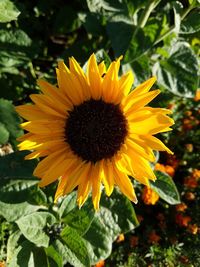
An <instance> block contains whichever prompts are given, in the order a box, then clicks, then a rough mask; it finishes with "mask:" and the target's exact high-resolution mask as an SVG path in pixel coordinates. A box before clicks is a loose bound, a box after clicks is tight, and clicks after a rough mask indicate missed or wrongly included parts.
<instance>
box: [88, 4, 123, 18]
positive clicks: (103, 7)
mask: <svg viewBox="0 0 200 267" xmlns="http://www.w3.org/2000/svg"><path fill="white" fill-rule="evenodd" d="M87 5H88V8H89V10H90V12H94V13H99V14H103V15H104V16H105V17H107V18H109V17H111V16H114V15H117V14H125V15H128V8H127V3H126V1H124V0H122V1H120V0H87Z"/></svg>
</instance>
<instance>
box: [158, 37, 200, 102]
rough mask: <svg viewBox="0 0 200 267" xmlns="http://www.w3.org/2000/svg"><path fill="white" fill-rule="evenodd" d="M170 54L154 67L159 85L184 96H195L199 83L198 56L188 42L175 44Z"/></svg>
mask: <svg viewBox="0 0 200 267" xmlns="http://www.w3.org/2000/svg"><path fill="white" fill-rule="evenodd" d="M169 55H170V56H169V58H167V59H165V60H161V61H160V62H157V63H156V64H155V65H154V68H153V72H154V75H155V76H157V79H158V84H159V86H160V87H163V88H166V89H167V90H169V91H170V92H172V93H174V94H176V95H179V96H182V97H194V95H195V93H196V90H197V88H198V84H199V73H198V72H199V67H198V60H197V57H196V56H195V54H194V53H193V51H192V49H191V48H190V46H189V44H188V43H186V42H178V43H176V44H174V45H173V47H172V48H171V49H170V51H169Z"/></svg>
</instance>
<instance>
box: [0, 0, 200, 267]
mask: <svg viewBox="0 0 200 267" xmlns="http://www.w3.org/2000/svg"><path fill="white" fill-rule="evenodd" d="M199 11H200V2H199V0H179V1H167V0H144V1H140V0H134V1H132V0H75V1H72V0H68V1H64V0H57V1H54V0H48V1H47V0H40V1H22V0H21V1H20V0H15V1H11V0H0V145H5V144H7V143H10V144H11V145H12V146H13V148H14V150H16V144H17V142H16V138H17V137H18V136H20V135H21V134H22V130H21V129H20V128H19V123H20V119H19V117H18V116H17V114H16V113H15V111H14V106H13V105H18V104H22V103H27V102H30V99H29V97H28V96H29V95H30V94H32V93H35V92H38V88H37V86H36V79H37V78H41V77H43V78H45V79H47V80H49V81H50V82H52V83H55V84H56V78H55V67H56V65H57V61H58V60H59V59H64V60H65V61H67V58H68V57H70V56H74V57H75V58H76V59H77V60H78V61H79V62H80V63H81V64H82V65H84V64H85V63H86V61H87V59H88V57H89V56H90V55H91V53H93V52H94V53H95V54H96V56H97V59H98V61H99V62H100V61H101V60H105V62H106V64H109V62H110V61H111V60H113V59H115V58H116V57H119V56H120V55H123V60H122V67H121V70H120V71H121V74H122V73H124V72H126V71H127V70H130V69H131V70H132V71H133V73H134V76H135V81H134V86H136V85H137V84H139V83H141V82H142V81H144V80H145V79H147V78H149V77H151V76H152V75H155V76H157V86H159V88H161V89H162V91H163V93H162V95H161V96H159V97H158V98H157V100H156V101H157V102H159V103H157V104H159V105H160V106H165V107H166V106H167V105H169V104H170V105H171V103H173V105H174V106H175V108H174V115H173V116H174V118H175V120H176V122H177V123H176V126H175V130H174V134H171V135H169V134H165V135H164V138H165V141H166V142H168V143H169V146H170V147H171V148H172V150H174V152H175V155H177V158H178V159H179V160H180V162H181V164H180V166H181V168H180V169H179V170H178V171H177V173H178V174H177V177H178V175H180V176H181V175H182V176H183V177H184V176H186V175H188V173H189V172H190V170H191V168H192V169H194V168H200V166H199V156H200V155H199V154H200V152H199V151H200V150H199V148H200V145H199V136H200V133H199V129H198V125H199V124H198V123H197V124H195V122H194V121H195V120H194V118H197V119H198V121H199V112H198V110H199V104H198V103H197V102H196V103H194V101H193V98H194V96H195V94H196V90H197V88H198V87H199V55H200V48H199V47H200V39H199V33H200V20H199V16H200V13H199ZM183 110H184V112H186V111H188V110H189V111H191V110H192V113H193V118H191V116H190V121H192V122H191V124H192V125H193V126H192V128H190V129H188V128H184V127H183V125H184V122H183V121H184V119H185V113H184V112H183ZM177 136H178V138H177ZM188 143H189V144H192V145H193V148H194V153H192V154H189V152H188V151H187V150H186V149H185V145H186V144H188ZM0 148H1V147H0ZM25 154H26V153H25ZM25 154H24V153H21V152H15V153H13V154H11V155H6V156H4V157H1V158H0V222H1V228H0V229H1V233H0V247H1V249H0V253H1V255H0V260H6V261H7V264H8V267H18V266H19V267H32V266H37V267H38V266H42V267H43V266H44V267H62V266H70V264H71V265H72V266H78V267H80V266H90V265H91V264H95V263H97V262H98V261H99V260H101V259H105V258H107V257H108V256H109V255H110V254H111V252H112V243H113V241H114V240H115V239H116V238H117V236H118V235H119V234H121V233H125V232H129V231H133V229H134V228H135V227H136V226H138V221H137V218H136V215H135V211H134V209H133V206H132V204H131V203H130V202H129V201H128V200H127V199H126V198H124V197H123V196H122V195H121V194H120V193H119V192H118V191H117V190H116V191H115V193H114V194H113V195H112V197H111V198H109V199H108V198H107V197H106V196H103V198H102V201H101V209H100V212H99V213H94V210H93V209H92V207H91V203H90V202H91V201H90V200H89V201H88V202H87V203H86V205H85V206H84V207H83V208H82V209H81V210H79V209H78V208H77V207H76V201H75V199H76V195H75V193H72V194H70V195H68V196H67V197H65V198H63V199H61V200H60V202H59V203H58V204H57V205H56V204H54V203H53V194H54V192H55V185H54V184H53V185H52V186H49V187H48V188H45V189H44V190H43V191H42V190H41V189H39V188H38V187H37V183H38V180H37V179H36V178H35V177H33V176H32V172H33V169H34V167H35V166H36V164H37V161H26V162H25V161H24V160H23V157H24V156H25ZM163 158H164V159H163ZM159 160H161V161H162V160H163V161H165V156H164V157H163V156H162V155H161V157H160V159H159ZM157 176H158V180H157V182H156V183H155V184H152V188H153V189H154V190H155V191H156V192H157V193H158V194H159V195H160V198H161V199H162V201H161V209H164V213H165V215H166V216H167V215H168V214H169V212H168V211H169V205H168V204H177V203H179V201H180V196H179V193H178V191H177V188H176V186H175V183H176V184H177V185H178V189H179V191H180V192H181V194H182V195H183V194H184V193H185V191H186V189H185V188H183V187H182V184H181V183H182V182H183V179H182V180H181V179H178V180H175V183H174V182H173V181H172V179H171V177H169V175H167V174H166V173H162V172H157ZM135 186H136V188H137V189H138V192H139V195H140V191H141V188H140V186H139V185H137V184H136V185H135ZM163 200H164V201H165V202H164V201H163ZM198 200H199V196H198V197H197V200H196V202H195V203H197V202H198ZM163 203H164V204H163ZM166 203H168V204H166ZM194 206H195V205H194ZM194 206H192V208H193V211H195V213H196V214H198V210H197V208H195V207H196V206H195V207H194ZM172 209H173V208H172ZM141 210H142V211H143V213H147V214H151V213H148V212H149V210H145V208H144V207H143V206H138V208H137V211H138V212H141ZM172 213H173V211H172ZM170 214H171V213H170ZM153 216H154V215H153ZM153 216H152V217H153ZM191 216H192V215H191ZM198 216H199V215H198ZM152 217H151V219H152ZM149 225H150V222H149ZM149 227H151V225H150V226H148V227H146V228H147V231H149ZM146 228H144V227H142V228H141V229H142V230H141V231H143V232H144V233H145V231H146V230H145V229H146ZM178 231H179V230H178ZM143 232H142V234H141V233H140V235H141V236H142V235H143V238H144V237H145V238H146V236H145V234H143ZM165 235H167V232H166V233H165ZM182 236H184V234H183V235H181V238H180V242H183V241H184V242H186V243H187V244H188V246H190V244H191V242H190V240H189V239H187V240H186V238H185V239H184V238H182ZM187 238H188V237H187ZM166 240H167V239H166ZM188 240H189V241H188ZM195 242H196V243H195V244H197V245H198V244H199V243H200V242H198V240H197V241H195ZM144 243H145V241H144ZM145 246H146V244H144V247H142V249H141V247H139V248H140V249H141V251H137V250H135V251H134V252H132V253H131V254H130V257H129V258H128V259H127V262H126V263H122V264H123V265H117V264H118V263H119V262H120V264H121V258H120V257H122V258H123V260H124V262H125V260H126V259H125V257H124V255H123V253H124V251H121V252H119V253H118V251H117V254H116V251H114V253H113V255H112V256H111V258H110V259H109V261H108V263H109V262H110V263H111V266H143V264H144V266H145V264H147V263H151V264H154V265H152V266H172V267H173V266H179V265H177V264H179V261H176V260H175V258H176V257H179V256H180V254H181V252H180V251H181V246H180V245H179V244H175V245H172V246H169V247H168V248H166V247H164V249H162V248H161V247H159V246H150V245H149V250H148V254H147V255H146V258H145V257H141V253H143V252H144V251H145V252H146V253H147V249H146V247H145ZM145 249H146V250H145ZM184 249H185V248H184ZM129 252H130V251H129ZM195 253H196V250H193V254H194V255H195V257H196V258H197V256H196V254H197V253H196V254H195ZM191 255H192V252H191ZM126 256H127V255H126ZM143 256H144V255H143ZM118 258H119V261H118ZM126 258H127V257H126ZM146 259H147V261H146ZM191 259H192V257H191ZM113 264H114V265H113ZM137 264H138V265H137ZM160 264H161V265H160ZM167 264H168V265H167ZM173 264H174V265H173ZM180 266H185V265H180ZM188 266H192V265H188ZM199 266H200V265H199ZM197 267H198V265H197Z"/></svg>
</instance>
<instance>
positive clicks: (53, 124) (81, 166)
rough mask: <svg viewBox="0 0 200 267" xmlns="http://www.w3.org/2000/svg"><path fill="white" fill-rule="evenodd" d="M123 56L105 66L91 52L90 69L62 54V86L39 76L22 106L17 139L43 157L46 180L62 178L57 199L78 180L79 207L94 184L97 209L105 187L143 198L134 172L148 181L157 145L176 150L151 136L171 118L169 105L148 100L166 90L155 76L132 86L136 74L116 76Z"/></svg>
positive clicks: (42, 173)
mask: <svg viewBox="0 0 200 267" xmlns="http://www.w3.org/2000/svg"><path fill="white" fill-rule="evenodd" d="M120 59H121V58H118V59H117V60H115V61H113V62H112V63H111V64H110V66H109V68H108V69H106V66H105V64H104V62H101V63H100V64H97V61H96V58H95V55H94V54H93V55H91V57H90V58H89V60H88V64H87V71H86V73H84V72H83V70H82V68H81V67H80V65H79V64H78V63H77V61H76V60H75V59H74V58H73V57H72V58H70V59H69V68H68V67H67V66H66V65H65V64H64V62H63V61H60V62H59V63H58V69H57V70H56V71H57V83H58V86H57V87H56V86H54V85H51V84H50V83H48V82H46V81H44V80H38V85H39V87H40V89H41V94H33V95H31V96H30V98H31V100H32V101H33V102H34V105H21V106H18V107H16V110H17V112H18V113H19V114H20V115H21V116H22V117H23V118H25V119H26V120H27V122H24V123H22V124H21V126H22V128H23V129H25V130H26V131H28V133H26V134H25V135H23V136H22V137H20V138H19V141H20V142H21V143H20V144H19V150H32V152H31V153H30V154H29V155H27V156H26V158H25V159H34V158H38V157H42V160H41V161H40V162H39V163H38V165H37V167H36V169H35V170H34V173H33V174H34V175H35V176H37V177H39V178H41V181H40V182H39V185H40V186H41V187H43V186H47V185H48V184H50V183H53V182H54V181H56V180H57V179H58V180H59V183H58V187H57V191H56V194H55V200H57V199H58V198H59V197H61V196H63V195H66V194H68V193H70V192H71V191H72V190H74V189H75V188H76V187H77V188H78V189H77V203H78V205H79V207H81V206H82V205H83V204H84V202H85V201H86V199H87V197H88V195H89V193H90V192H91V191H92V201H93V205H94V208H95V209H96V210H97V209H98V208H99V201H100V197H101V191H102V188H103V186H104V188H105V192H106V194H107V195H108V196H110V195H111V193H112V192H113V188H114V186H115V185H116V186H118V187H119V188H120V190H121V192H122V193H123V194H124V195H125V196H127V197H128V198H129V199H130V200H131V201H133V202H135V203H137V198H136V195H135V191H134V188H133V185H132V183H131V180H130V178H129V177H130V176H131V177H134V178H135V179H136V180H137V181H139V182H140V183H142V184H144V185H146V186H149V180H153V181H154V180H155V179H156V177H155V175H154V173H153V171H152V169H151V167H150V162H154V161H155V156H154V153H153V150H159V151H167V152H168V153H172V152H171V151H170V150H169V149H168V148H167V147H166V146H165V145H164V144H163V143H162V142H161V141H160V140H159V139H157V138H156V137H155V136H153V135H155V134H157V133H161V132H166V131H169V130H170V128H169V127H170V126H171V125H172V124H173V120H172V119H171V118H169V117H168V116H167V114H169V113H170V110H168V109H163V108H151V107H149V106H147V104H148V103H149V102H150V101H151V100H153V99H154V98H155V97H156V96H157V95H158V94H159V93H160V91H159V90H153V91H149V90H150V88H151V87H152V85H153V84H154V82H155V81H156V78H155V77H152V78H150V79H149V80H147V81H145V82H144V83H142V84H140V85H139V86H137V87H136V88H135V89H134V90H133V91H132V92H131V93H129V92H130V89H131V86H132V84H133V75H132V72H131V71H129V72H127V73H126V74H124V75H122V76H121V77H120V78H119V77H118V71H119V68H120Z"/></svg>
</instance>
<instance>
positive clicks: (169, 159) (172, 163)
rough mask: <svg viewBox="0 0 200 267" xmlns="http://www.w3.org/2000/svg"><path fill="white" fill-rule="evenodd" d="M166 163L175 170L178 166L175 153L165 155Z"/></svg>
mask: <svg viewBox="0 0 200 267" xmlns="http://www.w3.org/2000/svg"><path fill="white" fill-rule="evenodd" d="M167 165H170V166H172V167H173V168H174V169H175V170H176V169H177V168H178V165H179V160H178V159H177V158H176V155H167Z"/></svg>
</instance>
